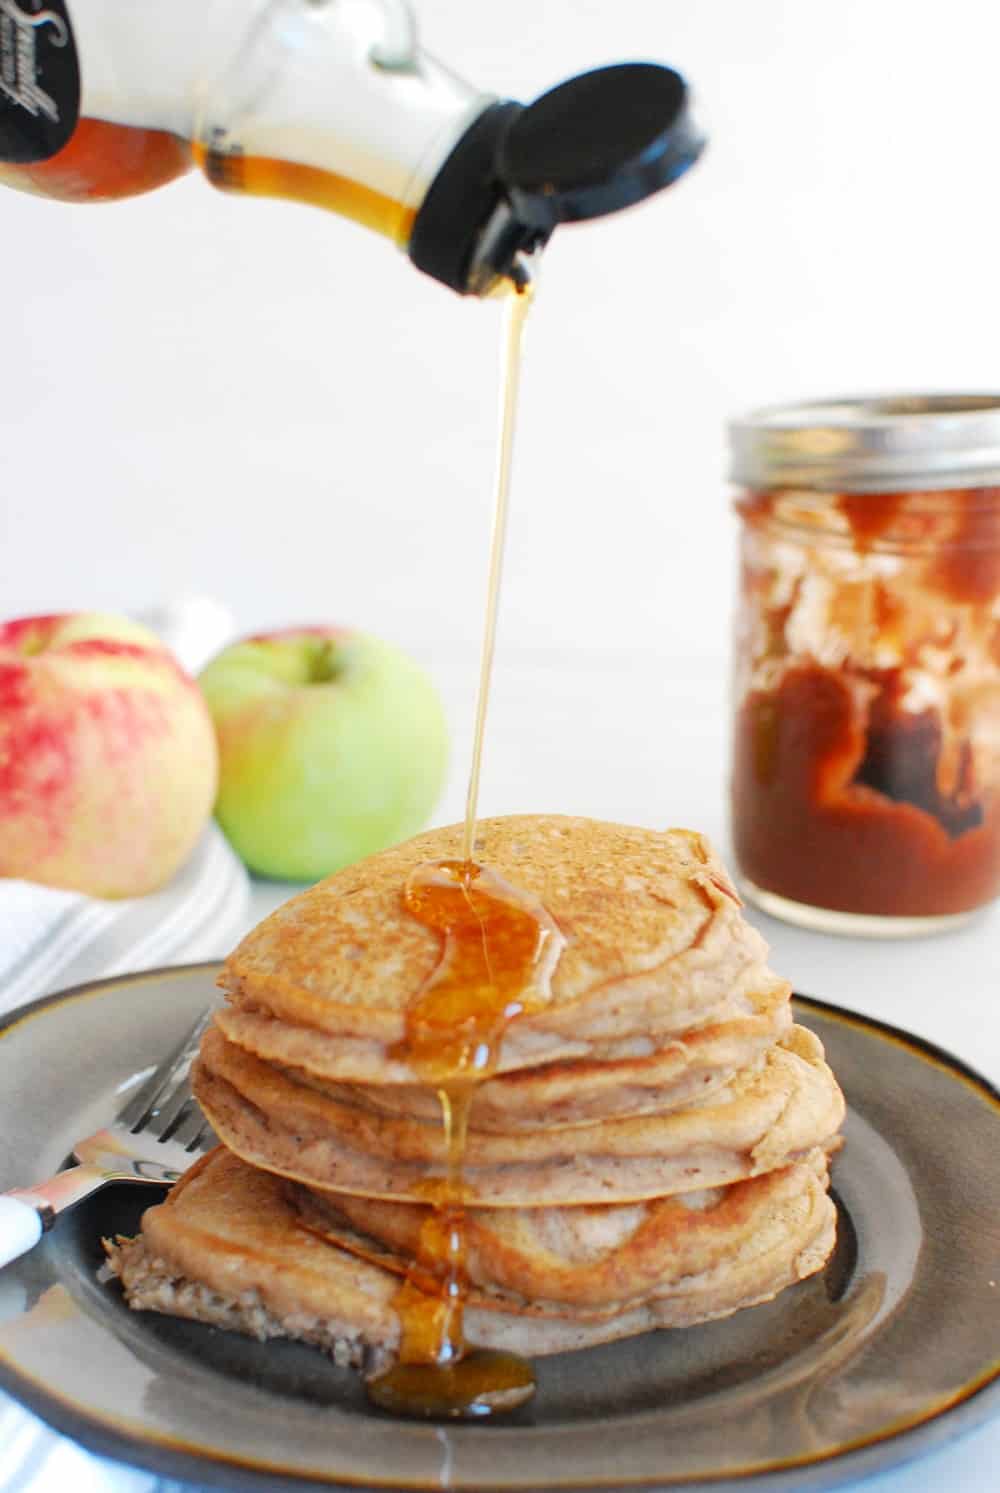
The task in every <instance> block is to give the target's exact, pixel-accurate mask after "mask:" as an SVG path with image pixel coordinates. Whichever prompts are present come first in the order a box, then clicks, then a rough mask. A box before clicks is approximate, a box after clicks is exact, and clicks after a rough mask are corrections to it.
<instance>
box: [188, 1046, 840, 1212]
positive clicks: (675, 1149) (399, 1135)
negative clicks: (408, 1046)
mask: <svg viewBox="0 0 1000 1493" xmlns="http://www.w3.org/2000/svg"><path fill="white" fill-rule="evenodd" d="M193 1086H194V1092H195V1095H196V1097H197V1099H198V1101H199V1103H200V1104H201V1106H202V1108H203V1110H204V1111H205V1114H206V1115H207V1117H208V1119H209V1120H210V1121H211V1124H212V1126H213V1128H214V1130H215V1133H216V1135H217V1136H218V1137H219V1139H220V1140H221V1141H222V1142H223V1143H224V1144H225V1145H227V1146H228V1147H229V1148H230V1149H231V1150H232V1151H234V1152H235V1153H236V1154H237V1155H238V1156H242V1157H243V1159H244V1160H245V1161H247V1162H249V1163H251V1164H252V1165H255V1166H259V1167H263V1168H265V1169H267V1170H270V1171H274V1172H278V1173H281V1174H282V1175H285V1176H288V1177H291V1178H292V1179H293V1180H295V1181H299V1182H303V1183H305V1184H306V1185H308V1186H311V1187H318V1188H320V1189H321V1190H332V1191H337V1192H351V1193H355V1194H359V1195H362V1196H368V1197H383V1198H396V1199H400V1200H406V1201H409V1202H421V1201H423V1200H424V1197H425V1195H426V1191H427V1188H428V1185H429V1184H431V1183H433V1182H434V1181H436V1180H438V1179H440V1178H442V1177H443V1176H444V1175H445V1172H446V1153H445V1139H444V1131H443V1127H442V1126H441V1124H440V1122H432V1121H430V1120H426V1121H425V1120H421V1119H414V1118H412V1117H408V1116H405V1115H403V1116H400V1115H390V1114H385V1113H380V1112H378V1111H377V1110H374V1109H372V1108H366V1107H362V1106H360V1105H357V1104H352V1103H347V1102H344V1100H343V1099H340V1098H332V1097H331V1096H329V1095H327V1094H323V1093H320V1092H318V1091H317V1090H316V1089H315V1088H314V1087H311V1086H309V1085H306V1084H302V1083H299V1082H296V1081H295V1079H294V1078H292V1077H291V1076H290V1075H289V1074H288V1073H287V1072H284V1071H281V1070H279V1069H277V1068H275V1067H273V1066H271V1065H269V1064H266V1063H262V1062H260V1061H259V1059H257V1058H253V1057H251V1056H250V1055H249V1054H248V1053H246V1052H243V1051H242V1050H241V1049H239V1048H237V1047H234V1046H233V1045H232V1044H231V1043H229V1042H227V1041H226V1039H225V1038H224V1037H223V1035H222V1033H221V1032H219V1031H214V1030H213V1031H209V1032H207V1033H206V1035H205V1038H204V1040H203V1043H202V1048H201V1053H200V1056H199V1059H198V1061H197V1063H196V1065H195V1069H194V1073H193ZM843 1114H844V1102H843V1096H842V1094H841V1092H840V1089H839V1088H838V1086H837V1083H836V1080H835V1079H834V1077H833V1074H832V1073H831V1072H830V1069H829V1068H828V1067H827V1065H826V1063H825V1061H824V1058H823V1048H822V1045H821V1043H820V1042H819V1040H818V1039H817V1038H816V1037H814V1036H813V1035H812V1034H811V1033H810V1032H807V1031H806V1030H805V1029H804V1028H802V1027H793V1028H792V1029H791V1031H790V1033H789V1034H788V1036H787V1037H786V1038H785V1039H784V1040H783V1041H782V1042H781V1043H779V1044H776V1045H775V1046H774V1047H772V1048H770V1049H769V1050H768V1052H767V1053H766V1055H765V1057H764V1059H763V1061H762V1062H761V1063H760V1065H759V1066H757V1067H755V1068H750V1069H747V1070H743V1071H741V1072H739V1073H737V1074H736V1075H735V1076H734V1077H733V1078H732V1079H730V1080H729V1082H728V1083H727V1084H725V1085H724V1086H723V1087H721V1088H719V1089H716V1090H715V1091H714V1092H713V1093H712V1094H710V1095H709V1096H708V1098H707V1099H705V1100H703V1101H700V1102H698V1103H697V1104H693V1105H690V1106H688V1107H687V1108H685V1109H683V1110H679V1111H676V1112H673V1113H667V1114H662V1115H661V1114H647V1115H639V1116H631V1117H628V1118H615V1119H604V1120H600V1121H597V1122H594V1123H591V1124H585V1125H574V1126H569V1127H566V1126H563V1127H551V1128H550V1127H543V1128H540V1129H537V1130H532V1131H529V1132H515V1133H512V1134H509V1135H504V1134H496V1133H495V1132H489V1131H480V1130H475V1129H473V1128H471V1127H470V1129H469V1132H468V1136H467V1141H466V1148H465V1156H464V1162H463V1184H464V1188H465V1198H466V1201H467V1202H479V1203H482V1204H485V1205H489V1206H492V1207H541V1206H548V1205H553V1204H559V1205H567V1204H572V1205H579V1204H589V1203H609V1202H634V1201H637V1200H641V1199H644V1198H651V1197H662V1196H667V1195H670V1194H673V1193H676V1192H685V1191H691V1190H692V1189H694V1188H701V1187H716V1186H720V1185H722V1184H725V1183H728V1182H734V1181H739V1180H741V1179H743V1178H746V1177H752V1176H757V1175H759V1174H760V1173H762V1172H766V1171H771V1170H774V1169H775V1168H777V1167H780V1166H784V1165H786V1164H787V1163H788V1162H789V1161H791V1160H794V1159H796V1158H797V1157H799V1156H801V1155H802V1154H804V1153H805V1152H807V1151H809V1150H811V1149H812V1148H813V1147H814V1146H818V1145H820V1146H821V1145H825V1144H827V1143H828V1142H829V1141H830V1140H831V1139H832V1138H833V1137H834V1135H835V1134H836V1132H837V1131H838V1129H839V1127H840V1125H841V1122H842V1120H843Z"/></svg>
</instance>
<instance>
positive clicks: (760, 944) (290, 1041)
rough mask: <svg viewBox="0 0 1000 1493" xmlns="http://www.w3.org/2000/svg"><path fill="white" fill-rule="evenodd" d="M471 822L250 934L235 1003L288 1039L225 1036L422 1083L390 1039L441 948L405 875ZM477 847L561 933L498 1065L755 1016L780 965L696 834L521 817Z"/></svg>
mask: <svg viewBox="0 0 1000 1493" xmlns="http://www.w3.org/2000/svg"><path fill="white" fill-rule="evenodd" d="M461 836H462V830H461V826H458V825H454V826H451V827H450V828H447V829H437V830H432V831H430V832H429V833H427V834H424V835H420V836H418V837H417V838H416V839H414V840H410V841H408V842H407V843H406V844H404V845H398V846H395V847H394V848H393V849H391V850H386V851H382V852H380V853H379V854H378V855H376V856H371V857H369V858H368V859H367V860H365V861H361V862H359V863H358V864H357V865H353V866H350V867H348V868H347V869H345V870H343V871H339V872H337V873H336V874H335V875H334V876H331V877H328V878H327V879H326V880H325V881H321V882H319V883H318V884H317V885H316V886H315V887H311V888H310V889H309V890H308V891H305V892H302V893H300V894H299V895H298V896H296V897H293V898H291V899H290V901H288V902H287V903H285V904H284V906H282V907H280V908H278V910H277V911H276V912H274V913H272V914H271V916H270V917H269V918H267V919H265V921H264V922H263V923H261V924H260V925H259V926H258V927H257V928H256V929H254V930H253V931H252V932H251V933H250V934H248V935H247V937H246V938H245V939H244V940H243V942H242V943H241V944H240V945H239V947H238V948H237V949H236V951H235V952H234V953H233V954H232V955H231V956H230V958H229V959H228V960H227V961H226V965H225V968H224V971H223V974H222V976H221V977H220V984H221V985H222V986H223V988H224V989H225V990H226V991H227V994H228V997H229V1002H230V1005H231V1006H232V1008H233V1009H234V1011H235V1012H240V1013H244V1014H245V1015H248V1016H255V1017H260V1016H264V1017H269V1018H271V1019H272V1021H273V1022H274V1023H275V1025H274V1026H273V1027H272V1028H271V1032H270V1037H271V1039H274V1038H275V1037H276V1036H277V1035H278V1034H279V1030H280V1028H284V1029H285V1030H286V1033H287V1034H289V1035H286V1037H285V1038H284V1039H279V1040H283V1042H284V1045H283V1046H282V1045H278V1046H275V1045H273V1041H272V1044H271V1045H270V1046H267V1047H266V1048H265V1047H263V1046H261V1045H260V1044H261V1043H262V1042H264V1041H265V1035H266V1034H265V1030H264V1024H263V1023H257V1024H256V1032H255V1034H254V1031H253V1029H252V1024H250V1023H246V1024H244V1025H243V1026H242V1027H237V1026H236V1025H235V1024H233V1023H232V1022H231V1021H230V1023H229V1025H228V1028H227V1035H229V1037H230V1038H231V1040H233V1041H235V1042H239V1043H241V1044H243V1045H244V1046H246V1047H247V1048H248V1049H249V1050H257V1051H259V1052H260V1053H261V1055H263V1056H266V1057H268V1058H271V1059H274V1060H278V1061H281V1062H284V1063H286V1064H289V1065H291V1066H294V1067H298V1068H303V1069H308V1070H310V1071H313V1072H315V1073H319V1074H320V1075H321V1076H324V1077H330V1078H336V1079H345V1080H351V1081H362V1082H369V1083H376V1082H377V1083H382V1084H388V1083H402V1084H413V1083H419V1081H420V1075H419V1074H417V1073H415V1072H414V1071H413V1070H412V1069H411V1068H410V1066H409V1064H408V1062H407V1061H406V1059H405V1057H404V1056H402V1055H401V1054H400V1053H399V1052H392V1051H391V1050H390V1049H392V1048H393V1046H394V1045H395V1044H398V1043H400V1042H402V1040H403V1038H404V1036H405V1032H406V1009H407V1006H408V1004H409V1002H410V1001H411V1000H412V998H413V996H414V993H415V992H416V991H417V990H418V989H419V988H420V987H421V986H422V985H423V983H424V982H425V980H426V979H427V978H428V976H429V975H430V974H431V973H432V972H433V970H434V969H435V967H436V965H437V963H438V960H439V958H440V952H441V945H440V940H439V937H438V936H437V934H436V933H434V932H433V931H432V930H431V929H429V928H427V927H426V926H424V925H423V924H422V923H420V922H418V921H417V920H416V919H415V918H413V917H412V916H411V915H410V914H409V913H408V912H407V910H406V908H405V907H404V904H403V900H402V889H403V887H404V885H405V883H406V879H407V876H408V875H409V873H410V872H411V871H412V870H413V869H414V868H415V867H416V866H417V865H419V864H421V863H422V862H425V861H432V860H441V859H447V858H452V859H454V858H457V857H459V856H460V854H461ZM475 857H476V859H477V860H479V861H481V862H483V863H484V864H486V865H488V866H489V867H490V868H491V870H492V871H494V872H496V873H498V874H499V876H501V877H502V878H504V879H505V880H506V881H508V882H510V883H511V884H512V885H514V886H516V887H518V888H519V889H521V890H522V891H523V892H526V893H528V894H529V895H530V896H532V897H534V898H535V899H536V900H537V901H538V903H539V904H540V905H541V907H542V908H543V909H544V910H545V913H546V914H547V915H548V916H549V917H551V918H552V919H553V920H554V922H555V924H556V926H557V928H558V930H559V933H560V934H561V936H562V938H563V939H564V940H565V945H564V947H563V948H562V950H561V953H560V957H559V959H558V963H557V964H556V967H555V970H554V972H553V974H552V977H551V982H550V985H549V989H548V991H547V993H546V998H545V1000H544V1002H543V1003H542V1004H541V1006H540V1009H537V1010H534V1011H532V1012H530V1013H528V1014H525V1015H523V1016H521V1017H520V1018H519V1019H518V1020H516V1021H514V1022H512V1023H511V1024H510V1025H509V1027H508V1028H507V1030H506V1032H505V1034H504V1037H503V1041H502V1045H501V1048H500V1053H499V1061H498V1071H499V1072H508V1071H513V1070H515V1069H519V1068H525V1067H532V1066H536V1065H539V1064H543V1063H551V1062H555V1061H562V1060H565V1059H569V1058H597V1059H602V1060H603V1059H613V1058H616V1057H628V1056H642V1055H644V1054H648V1052H649V1051H651V1050H655V1049H657V1048H662V1047H663V1046H664V1045H665V1040H668V1039H670V1038H672V1037H673V1036H675V1035H677V1034H679V1033H681V1032H685V1031H688V1030H690V1029H692V1028H694V1027H697V1026H702V1025H706V1024H708V1023H710V1022H715V1021H722V1020H726V1019H728V1018H731V1017H742V1016H748V1015H751V1014H752V1012H753V1007H752V999H751V997H752V995H753V993H754V992H759V991H760V990H762V989H764V988H766V985H767V983H768V981H769V980H773V978H774V977H773V976H772V975H770V973H769V971H767V968H766V962H765V960H766V952H767V950H766V945H765V943H764V941H763V939H762V938H761V937H760V935H759V934H758V933H757V932H756V931H755V930H754V929H753V928H751V927H750V926H749V924H748V923H746V922H745V921H744V919H743V917H742V915H741V912H740V901H739V897H738V896H737V894H736V892H735V890H734V888H733V886H732V883H731V882H730V880H729V878H728V876H727V874H726V872H725V870H724V868H723V866H722V864H721V862H720V861H719V860H718V859H717V857H716V856H715V854H714V853H713V852H712V850H711V849H710V848H709V846H708V844H707V842H706V841H705V840H703V839H702V837H701V836H700V835H697V834H694V833H692V832H691V831H688V830H666V831H662V832H661V831H656V830H650V829H640V828H631V827H628V826H624V825H618V824H607V823H602V822H600V821H595V820H590V819H576V818H568V817H563V816H558V815H513V816H511V817H509V818H503V819H487V820H483V821H482V822H481V823H480V824H479V825H478V827H477V836H476V845H475ZM226 1023H227V1018H226V1017H222V1018H221V1020H220V1025H221V1026H223V1028H224V1029H226ZM254 1043H256V1044H257V1046H256V1049H255V1048H254ZM637 1044H638V1045H637Z"/></svg>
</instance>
